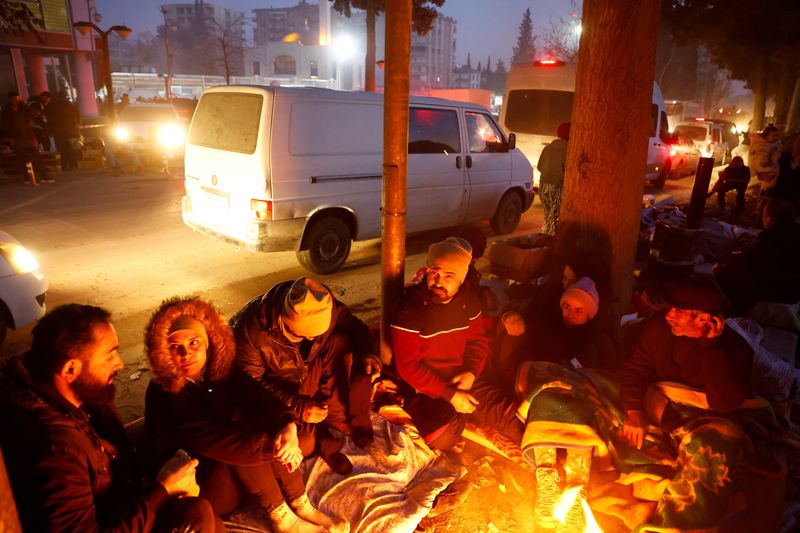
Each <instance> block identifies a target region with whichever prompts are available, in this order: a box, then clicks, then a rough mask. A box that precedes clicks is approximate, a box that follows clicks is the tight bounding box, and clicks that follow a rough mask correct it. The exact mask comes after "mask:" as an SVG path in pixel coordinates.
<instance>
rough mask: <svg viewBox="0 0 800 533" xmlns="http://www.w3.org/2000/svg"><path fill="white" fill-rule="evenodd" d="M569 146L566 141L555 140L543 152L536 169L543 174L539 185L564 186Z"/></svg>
mask: <svg viewBox="0 0 800 533" xmlns="http://www.w3.org/2000/svg"><path fill="white" fill-rule="evenodd" d="M567 146H568V142H567V141H566V140H565V139H555V140H554V141H553V142H551V143H550V144H548V145H547V146H545V147H544V150H542V155H540V156H539V162H538V163H537V165H536V168H538V169H539V172H541V173H542V176H541V178H539V183H549V184H550V185H556V186H558V187H563V186H564V173H565V172H566V170H567Z"/></svg>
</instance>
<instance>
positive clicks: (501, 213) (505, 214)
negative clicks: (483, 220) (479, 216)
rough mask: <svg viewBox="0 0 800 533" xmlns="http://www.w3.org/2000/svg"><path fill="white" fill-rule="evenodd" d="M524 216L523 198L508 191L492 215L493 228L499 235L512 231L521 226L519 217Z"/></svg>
mask: <svg viewBox="0 0 800 533" xmlns="http://www.w3.org/2000/svg"><path fill="white" fill-rule="evenodd" d="M520 218H522V199H520V197H519V195H518V194H516V193H513V192H508V193H506V195H505V196H503V198H502V199H501V200H500V204H499V205H498V206H497V211H495V213H494V216H493V217H492V230H494V232H495V233H497V234H498V235H505V234H506V233H511V232H512V231H514V230H515V229H517V226H519V219H520Z"/></svg>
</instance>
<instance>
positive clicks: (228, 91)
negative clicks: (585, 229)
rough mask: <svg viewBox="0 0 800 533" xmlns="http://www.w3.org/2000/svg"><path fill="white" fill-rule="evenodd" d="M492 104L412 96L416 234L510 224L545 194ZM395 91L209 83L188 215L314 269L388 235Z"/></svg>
mask: <svg viewBox="0 0 800 533" xmlns="http://www.w3.org/2000/svg"><path fill="white" fill-rule="evenodd" d="M514 142H515V141H514V138H513V137H511V138H508V137H506V136H505V135H504V134H503V132H502V130H501V128H500V127H499V126H498V125H497V124H496V122H495V121H494V120H493V119H492V116H491V115H490V114H489V111H487V110H486V109H485V108H483V107H481V106H479V105H475V104H471V103H465V102H453V101H448V100H440V99H436V98H416V97H412V98H411V105H410V119H409V143H408V149H409V157H408V180H407V198H408V214H407V217H406V224H407V230H408V232H415V231H422V230H429V229H434V228H443V227H449V226H455V225H459V224H465V223H469V222H473V221H477V220H481V219H486V218H491V221H492V228H493V229H494V231H496V232H497V233H509V232H511V231H513V230H514V229H515V228H516V227H517V225H518V224H519V220H520V216H521V215H522V213H523V212H524V211H525V210H527V209H528V208H529V207H530V205H531V203H532V202H533V194H534V193H533V182H532V169H531V165H530V164H529V163H528V160H527V159H526V158H525V156H524V155H523V154H522V153H521V152H520V151H519V150H516V149H515V148H514ZM382 164H383V95H382V94H376V93H360V92H343V91H334V90H330V89H319V88H308V87H262V86H223V87H215V88H212V89H209V90H208V91H206V92H205V93H204V94H203V96H202V98H201V99H200V102H199V103H198V106H197V109H196V110H195V113H194V117H193V118H192V123H191V126H190V128H189V134H188V138H187V143H186V158H185V170H186V180H185V186H186V195H185V196H184V198H183V206H182V210H183V221H184V223H185V224H186V225H188V226H189V227H191V228H193V229H195V230H197V231H200V232H202V233H205V234H206V235H209V236H212V237H215V238H218V239H222V240H225V241H228V242H232V243H234V244H236V245H240V246H244V247H247V248H248V249H250V250H254V251H262V252H270V251H281V250H295V251H297V257H298V260H299V261H300V263H301V264H302V265H303V266H304V267H305V268H307V269H308V270H311V271H313V272H317V273H322V274H324V273H330V272H334V271H335V270H337V269H338V268H339V267H340V266H341V265H342V263H344V261H345V259H346V258H347V255H348V254H349V253H350V243H351V240H353V239H355V240H365V239H371V238H375V237H379V236H380V234H381V213H380V208H381V183H382V182H381V171H382Z"/></svg>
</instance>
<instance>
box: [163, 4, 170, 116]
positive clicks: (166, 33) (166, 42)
mask: <svg viewBox="0 0 800 533" xmlns="http://www.w3.org/2000/svg"><path fill="white" fill-rule="evenodd" d="M161 13H163V14H164V46H165V48H166V52H167V79H166V80H165V83H166V84H167V87H166V95H165V96H166V97H167V101H168V102H171V101H172V48H170V44H169V32H170V25H169V23H168V21H167V13H169V9H168V8H167V6H161Z"/></svg>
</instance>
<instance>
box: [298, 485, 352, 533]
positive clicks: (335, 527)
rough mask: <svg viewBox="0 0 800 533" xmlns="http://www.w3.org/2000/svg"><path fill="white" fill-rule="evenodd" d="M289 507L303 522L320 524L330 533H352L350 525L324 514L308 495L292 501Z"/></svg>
mask: <svg viewBox="0 0 800 533" xmlns="http://www.w3.org/2000/svg"><path fill="white" fill-rule="evenodd" d="M289 507H291V508H292V510H293V511H294V512H295V514H296V515H297V516H299V517H300V518H302V519H303V520H307V521H309V522H312V523H314V524H318V525H320V526H322V527H324V528H326V529H327V530H328V531H330V533H349V531H350V524H349V523H348V522H347V521H345V520H342V519H340V518H339V517H336V516H330V515H327V514H325V513H323V512H322V511H320V510H319V509H317V508H316V507H314V506H313V505H312V504H311V501H310V500H309V499H308V495H306V494H303V495H302V496H300V497H299V498H297V499H295V500H292V501H290V502H289Z"/></svg>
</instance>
